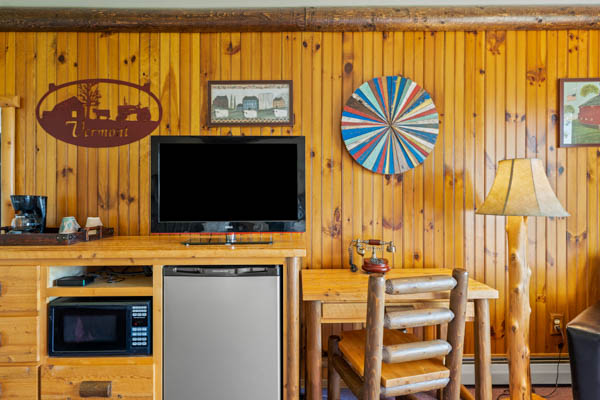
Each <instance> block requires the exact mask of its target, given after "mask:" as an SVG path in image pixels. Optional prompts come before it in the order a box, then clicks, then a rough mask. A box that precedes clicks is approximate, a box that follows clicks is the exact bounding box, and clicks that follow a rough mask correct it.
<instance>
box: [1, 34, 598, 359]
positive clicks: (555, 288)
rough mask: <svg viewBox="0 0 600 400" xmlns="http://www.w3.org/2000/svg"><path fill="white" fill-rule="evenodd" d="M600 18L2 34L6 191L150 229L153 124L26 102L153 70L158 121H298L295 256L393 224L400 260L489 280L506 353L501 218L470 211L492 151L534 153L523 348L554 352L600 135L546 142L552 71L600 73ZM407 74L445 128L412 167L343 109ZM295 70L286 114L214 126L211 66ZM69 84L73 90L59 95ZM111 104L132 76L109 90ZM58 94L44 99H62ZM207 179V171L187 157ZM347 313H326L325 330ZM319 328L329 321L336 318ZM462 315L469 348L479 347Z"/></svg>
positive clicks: (594, 217) (553, 120) (222, 72)
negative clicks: (43, 119) (529, 26)
mask: <svg viewBox="0 0 600 400" xmlns="http://www.w3.org/2000/svg"><path fill="white" fill-rule="evenodd" d="M599 50H600V42H599V32H598V31H587V30H582V31H519V32H515V31H508V32H506V31H491V32H354V33H352V32H350V33H342V32H336V33H328V32H324V33H321V32H319V33H303V32H294V33H285V32H283V33H281V32H277V33H206V34H199V33H193V34H187V33H186V34H179V33H118V34H116V33H115V34H105V33H46V32H41V33H40V32H38V33H14V32H6V33H0V95H12V94H17V95H19V96H21V98H22V107H21V108H20V109H19V110H18V111H17V138H16V150H17V151H16V165H17V181H16V191H17V193H28V194H29V193H35V194H46V195H48V196H49V216H48V223H49V224H50V225H54V226H56V225H57V224H58V222H59V221H60V219H61V218H62V217H63V216H66V215H75V216H76V217H77V218H78V220H79V221H80V222H85V218H86V217H87V216H95V215H99V216H100V217H101V218H102V220H103V221H104V222H105V224H107V225H109V226H114V227H116V228H117V229H118V232H119V234H122V235H127V234H129V235H137V234H147V233H148V232H149V198H150V194H149V185H148V182H149V139H148V138H146V139H144V140H142V141H141V142H138V143H134V144H132V145H129V146H123V147H119V148H111V149H87V148H78V147H75V146H72V145H67V144H65V143H63V142H58V141H56V140H55V139H54V138H53V137H52V136H50V135H48V134H47V133H46V132H44V131H43V130H42V129H41V127H40V126H39V125H38V124H37V122H36V120H35V117H34V109H35V105H36V102H37V99H39V98H40V97H41V96H42V94H43V93H45V92H46V91H47V89H48V84H49V83H64V82H67V81H72V80H76V79H83V78H97V77H98V78H116V79H122V80H128V81H131V82H135V83H138V82H139V83H144V82H146V81H148V80H149V81H150V82H151V87H152V90H153V91H154V92H155V93H157V94H158V95H159V97H160V99H161V102H162V105H163V107H164V118H163V121H162V122H161V125H160V129H158V130H157V131H156V132H154V134H161V135H228V134H232V135H240V134H244V135H305V136H306V139H307V140H306V143H307V150H306V151H307V171H306V172H307V173H306V179H307V190H308V192H307V208H308V230H307V232H306V234H304V236H305V238H306V242H307V245H308V248H309V253H308V257H307V258H306V262H305V267H307V268H342V267H344V268H346V267H347V265H348V253H347V246H348V244H349V242H350V240H351V239H353V238H384V239H386V240H390V239H392V240H394V242H395V243H396V247H397V249H398V250H397V253H396V254H394V255H393V256H391V257H390V258H391V259H392V262H393V266H394V267H395V268H401V267H416V268H421V267H430V266H438V267H440V266H441V267H447V268H451V267H454V266H463V267H466V268H467V269H468V270H469V272H470V273H471V276H472V277H474V278H476V279H479V280H482V281H485V282H486V283H488V284H490V285H492V286H494V287H496V288H498V289H499V290H500V293H501V295H500V299H499V300H498V301H496V302H492V303H491V304H492V310H491V316H492V329H493V331H492V340H493V344H492V346H493V352H494V353H504V348H505V322H504V319H505V318H504V316H505V312H506V308H507V306H506V305H507V294H506V283H507V276H506V264H507V260H506V239H505V232H504V224H505V219H504V218H503V217H491V216H476V215H475V212H474V210H475V208H476V207H477V206H478V205H479V204H481V202H482V201H483V199H484V196H485V195H486V193H487V191H488V190H489V188H490V186H491V183H492V181H493V179H494V174H495V167H496V163H497V161H498V160H502V159H504V158H508V157H539V158H541V159H542V160H543V161H544V163H545V164H546V165H547V173H548V176H549V178H550V181H551V183H552V186H553V188H554V189H555V191H556V193H557V195H558V197H559V199H560V200H561V202H562V203H563V205H565V206H566V208H567V209H568V211H569V212H570V213H571V217H569V218H564V219H552V218H549V219H542V218H537V219H536V218H530V222H529V253H528V258H529V263H530V265H531V268H532V270H533V276H532V290H531V303H532V309H533V315H532V335H531V337H532V341H533V343H532V351H533V353H538V354H539V353H556V352H557V347H556V345H557V343H558V341H559V338H556V337H551V336H549V332H550V328H549V322H548V320H549V313H550V312H562V313H565V314H566V319H567V321H568V320H569V319H571V318H573V317H574V316H575V315H576V314H577V313H578V312H579V311H581V310H582V309H583V308H585V307H586V306H587V305H588V304H590V303H591V302H593V301H594V300H596V299H597V298H598V297H599V296H598V284H599V283H600V279H599V278H600V277H599V274H598V263H599V262H600V260H599V257H600V253H599V246H600V243H599V231H598V216H599V201H600V199H599V194H598V159H599V158H598V157H599V154H600V153H599V152H598V148H594V147H589V148H572V149H568V150H567V149H557V147H556V143H557V121H558V116H557V105H558V104H557V97H558V81H557V79H558V78H561V77H588V76H590V77H593V76H599V75H600V57H599ZM390 74H402V75H405V76H407V77H409V78H411V79H413V80H415V81H416V82H418V83H420V84H421V85H422V86H423V87H424V88H425V89H426V90H428V91H429V92H430V93H431V94H432V95H433V99H434V101H435V103H436V105H437V107H438V110H439V112H440V116H441V120H442V124H441V135H440V137H439V139H438V142H437V144H436V147H435V150H434V152H433V154H431V155H430V156H429V157H428V158H427V160H426V161H425V163H424V164H423V165H421V166H419V167H418V168H416V169H414V170H413V171H410V172H408V173H405V174H403V175H397V176H382V175H377V174H373V173H371V172H369V171H367V170H365V169H363V168H361V167H360V166H359V165H358V164H356V163H355V162H353V160H352V159H351V158H350V156H349V155H348V153H347V151H346V150H345V148H344V146H343V143H342V141H341V135H340V114H341V110H342V107H343V104H344V103H345V101H346V99H348V97H349V96H350V94H351V93H352V91H353V90H354V89H355V88H356V87H358V86H359V85H360V84H361V83H362V82H364V81H365V80H368V79H370V78H372V77H375V76H381V75H390ZM210 79H224V80H226V79H293V80H294V107H295V109H294V112H295V116H296V124H295V125H294V127H293V128H292V129H290V128H274V129H271V128H212V129H207V128H206V127H205V123H206V118H205V115H206V105H207V100H206V95H207V93H206V92H207V91H206V81H207V80H210ZM64 96H66V94H65V95H64ZM103 96H105V98H109V99H110V102H111V104H113V105H116V104H117V103H118V102H119V101H120V99H122V98H124V97H125V98H127V101H128V103H129V104H136V103H137V101H138V99H137V98H136V97H135V93H134V91H128V90H127V89H125V90H123V89H115V90H113V91H111V92H110V93H103ZM61 100H64V99H63V98H54V99H52V101H61ZM188 174H189V178H190V184H192V185H201V184H202V171H189V172H188ZM341 328H342V327H340V326H334V327H333V328H331V329H332V330H334V331H337V330H339V329H341ZM329 333H330V332H329V331H326V332H325V334H329ZM471 338H472V332H471V335H469V338H468V348H472V339H471Z"/></svg>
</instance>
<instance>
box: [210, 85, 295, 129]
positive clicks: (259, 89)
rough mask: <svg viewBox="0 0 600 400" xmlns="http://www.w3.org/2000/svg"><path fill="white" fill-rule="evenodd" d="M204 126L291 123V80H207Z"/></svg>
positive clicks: (277, 124) (292, 108)
mask: <svg viewBox="0 0 600 400" xmlns="http://www.w3.org/2000/svg"><path fill="white" fill-rule="evenodd" d="M208 99H209V101H208V119H207V125H208V126H252V125H256V126H292V125H293V124H294V114H293V110H294V107H293V104H292V99H293V95H292V81H209V82H208Z"/></svg>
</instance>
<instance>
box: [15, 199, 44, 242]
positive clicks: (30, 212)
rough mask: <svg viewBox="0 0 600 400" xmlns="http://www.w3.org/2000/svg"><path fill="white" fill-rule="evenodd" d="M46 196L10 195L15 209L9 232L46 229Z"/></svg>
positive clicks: (36, 231) (34, 231)
mask: <svg viewBox="0 0 600 400" xmlns="http://www.w3.org/2000/svg"><path fill="white" fill-rule="evenodd" d="M47 200H48V197H46V196H30V195H25V196H17V195H12V196H10V202H11V203H12V206H13V208H14V210H15V218H14V219H13V222H12V230H11V231H10V233H43V232H44V230H45V229H46V203H47Z"/></svg>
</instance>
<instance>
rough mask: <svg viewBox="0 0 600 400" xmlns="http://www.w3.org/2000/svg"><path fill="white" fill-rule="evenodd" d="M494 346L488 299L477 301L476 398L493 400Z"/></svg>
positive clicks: (478, 399)
mask: <svg viewBox="0 0 600 400" xmlns="http://www.w3.org/2000/svg"><path fill="white" fill-rule="evenodd" d="M491 364H492V344H491V339H490V306H489V302H488V300H487V299H478V300H475V398H476V399H477V400H492V372H491Z"/></svg>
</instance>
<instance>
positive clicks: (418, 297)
mask: <svg viewBox="0 0 600 400" xmlns="http://www.w3.org/2000/svg"><path fill="white" fill-rule="evenodd" d="M450 274H451V270H450V269H441V268H424V269H392V270H391V271H390V272H388V273H387V274H386V278H388V279H389V278H400V277H408V276H419V275H450ZM367 281H368V275H367V274H365V273H363V272H350V270H348V269H314V270H304V271H302V300H303V301H304V302H306V329H307V335H306V336H307V337H306V346H307V351H306V353H307V356H306V368H307V374H306V391H307V398H308V400H317V399H318V400H320V399H321V392H322V383H321V369H322V344H321V324H323V323H364V321H365V316H366V310H367V305H366V303H367ZM447 298H448V296H447V294H445V293H425V294H415V295H404V296H387V297H386V304H394V303H395V304H398V303H414V302H417V301H418V302H427V301H438V300H444V299H447ZM497 298H498V291H497V290H496V289H493V288H491V287H489V286H487V285H485V284H483V283H481V282H477V281H475V280H473V279H469V301H473V302H474V303H475V386H476V391H475V398H476V399H478V400H492V376H491V371H490V365H491V362H492V354H491V343H490V311H489V304H488V300H489V299H497Z"/></svg>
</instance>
